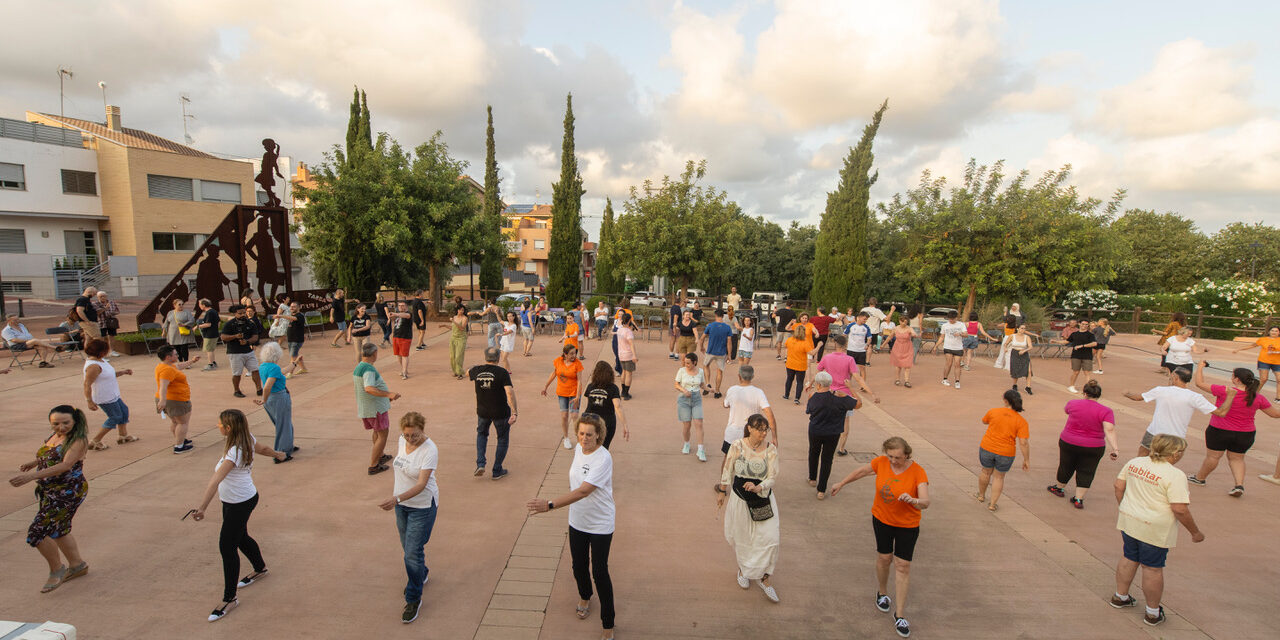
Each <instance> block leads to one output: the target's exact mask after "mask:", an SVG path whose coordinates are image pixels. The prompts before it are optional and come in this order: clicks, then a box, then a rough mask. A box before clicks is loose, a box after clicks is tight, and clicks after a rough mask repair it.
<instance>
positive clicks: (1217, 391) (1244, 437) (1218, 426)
mask: <svg viewBox="0 0 1280 640" xmlns="http://www.w3.org/2000/svg"><path fill="white" fill-rule="evenodd" d="M1206 364H1207V363H1205V362H1203V361H1201V362H1200V366H1198V367H1196V373H1195V376H1196V386H1197V387H1199V388H1200V390H1201V391H1207V392H1209V393H1212V394H1213V401H1214V402H1213V403H1214V404H1216V405H1218V411H1214V412H1213V414H1212V415H1210V416H1209V426H1208V427H1207V428H1205V430H1204V448H1205V449H1208V451H1207V452H1205V456H1204V462H1203V463H1201V464H1200V470H1199V471H1197V472H1196V473H1195V475H1191V476H1187V482H1190V483H1191V484H1194V485H1199V486H1202V487H1203V486H1204V480H1205V478H1206V477H1208V475H1209V474H1210V473H1212V472H1213V470H1214V469H1216V468H1217V466H1218V462H1219V461H1220V460H1222V454H1223V453H1226V454H1227V466H1228V467H1230V468H1231V476H1232V478H1233V479H1235V483H1236V484H1235V486H1234V487H1232V488H1231V491H1229V492H1228V495H1231V496H1234V497H1237V498H1239V497H1240V496H1242V495H1244V454H1245V453H1246V452H1248V451H1249V448H1250V447H1252V446H1253V439H1254V437H1255V436H1256V435H1257V433H1258V428H1257V427H1256V426H1254V424H1253V418H1254V414H1256V413H1257V412H1259V411H1261V412H1263V413H1265V414H1267V415H1269V416H1271V417H1272V418H1280V408H1277V407H1276V406H1274V405H1272V404H1271V401H1270V400H1267V398H1266V397H1265V396H1262V395H1259V394H1258V391H1259V388H1260V387H1261V383H1260V382H1259V381H1258V376H1256V375H1254V373H1253V370H1252V369H1245V368H1244V367H1241V368H1239V369H1236V370H1234V371H1232V372H1231V387H1230V388H1228V387H1225V386H1223V385H1220V384H1215V385H1208V384H1205V381H1204V368H1205V365H1206ZM1224 407H1225V408H1226V411H1225V412H1223V413H1219V411H1222V409H1223V408H1224Z"/></svg>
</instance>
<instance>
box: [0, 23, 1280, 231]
mask: <svg viewBox="0 0 1280 640" xmlns="http://www.w3.org/2000/svg"><path fill="white" fill-rule="evenodd" d="M7 12H8V14H9V16H10V17H14V15H15V13H16V14H17V15H16V18H14V20H13V21H12V24H26V25H29V26H30V28H26V29H21V30H18V29H9V30H7V31H6V34H5V37H4V38H3V39H0V78H3V79H4V83H3V88H0V116H4V117H11V118H22V117H23V115H22V114H23V112H24V111H26V110H34V111H44V112H49V113H57V112H58V108H59V106H58V82H57V68H58V66H59V65H63V66H67V67H70V68H72V69H73V70H74V72H75V77H74V78H73V79H71V80H69V81H68V82H67V85H66V113H67V115H68V116H75V117H82V118H87V119H94V120H101V119H102V99H103V98H102V93H101V91H100V90H99V88H98V82H99V81H102V82H105V83H106V84H107V90H106V91H107V99H108V101H109V102H110V103H112V104H117V105H120V106H121V108H122V111H123V120H124V123H125V125H126V126H129V127H134V128H139V129H145V130H148V131H151V132H153V133H156V134H159V135H162V136H166V137H169V138H172V139H175V140H179V141H181V140H182V117H181V109H180V106H179V101H178V96H179V94H183V93H185V94H187V95H189V96H190V98H191V105H190V110H191V112H192V113H194V114H195V115H196V119H195V120H193V121H191V123H190V127H191V134H192V137H193V138H194V139H195V146H196V147H197V148H200V149H202V150H206V151H211V152H218V153H230V154H239V155H246V156H249V155H253V154H254V153H261V150H260V147H258V145H256V144H255V141H257V140H260V139H261V138H263V137H266V136H271V137H274V138H275V139H276V140H277V141H279V142H280V144H281V145H282V147H283V152H284V153H285V154H287V155H291V156H293V157H294V158H295V159H300V160H304V161H306V162H308V163H312V164H314V163H319V162H322V161H323V159H324V157H323V154H324V153H325V152H326V151H328V150H329V149H330V148H331V147H332V145H333V144H335V143H339V142H341V141H342V140H343V138H344V135H345V131H346V121H347V113H348V105H349V103H350V99H351V90H352V86H353V85H354V84H358V85H359V86H360V87H361V88H362V89H364V90H365V91H367V92H368V94H369V102H370V107H371V110H372V113H373V125H374V129H375V130H377V131H385V132H387V133H388V134H390V135H391V136H392V137H394V138H396V139H397V140H399V141H400V142H401V143H402V144H405V145H406V146H413V145H416V144H418V143H419V142H422V141H424V140H425V139H426V138H427V137H429V136H430V135H431V133H432V132H433V131H435V130H437V129H440V130H443V131H444V136H445V140H446V141H447V142H448V143H449V145H450V147H451V149H452V150H453V153H454V154H455V155H456V156H457V157H460V158H462V159H465V160H467V161H469V162H470V163H471V169H470V172H471V173H472V174H473V175H475V176H482V175H483V171H484V169H483V159H484V124H485V123H484V108H485V105H486V104H492V105H493V107H494V114H495V120H496V123H495V124H496V130H497V145H498V161H499V164H500V166H501V175H502V180H503V185H502V195H503V199H504V200H506V201H507V202H509V203H515V202H533V201H535V200H536V201H538V202H543V203H546V202H550V199H551V183H552V182H553V181H555V180H556V179H557V176H558V172H559V151H560V137H561V120H562V117H563V113H564V99H565V94H566V93H568V92H570V91H571V92H573V94H574V111H575V115H576V116H577V145H578V153H579V161H580V163H581V168H582V173H583V177H584V179H585V187H586V189H587V196H586V199H585V200H584V213H586V214H588V215H596V216H598V214H599V211H600V210H601V209H602V207H603V204H604V197H605V196H611V197H612V198H613V199H614V202H615V205H617V204H619V201H620V200H623V199H625V198H626V196H627V192H628V188H629V187H630V186H631V185H637V184H639V183H640V182H642V181H643V180H645V179H647V178H654V179H659V178H661V176H663V175H666V174H670V175H675V174H678V173H679V172H680V170H681V169H682V167H683V165H684V162H685V161H686V160H688V159H702V158H705V159H707V161H708V162H709V165H710V171H709V175H708V178H707V180H708V181H709V182H710V183H711V184H713V185H715V186H717V187H720V188H723V189H725V190H727V191H728V192H729V194H730V196H731V197H732V198H733V199H735V200H737V201H738V202H739V203H740V204H741V205H742V206H743V208H744V209H745V210H746V211H747V212H749V213H751V214H753V215H763V216H765V217H767V218H770V219H773V220H775V221H777V222H779V223H782V224H784V225H785V224H787V223H789V221H791V220H800V221H802V222H816V221H817V219H818V216H819V214H820V213H821V210H822V207H823V205H824V203H825V199H826V192H827V191H829V190H831V189H832V188H834V186H835V184H836V181H837V172H838V170H839V167H840V162H841V159H842V157H843V156H844V154H846V153H847V152H848V148H849V146H850V145H852V144H855V143H856V142H857V139H858V136H859V135H860V134H861V130H862V127H863V126H864V124H865V123H866V121H867V120H868V118H869V117H870V115H871V113H872V112H873V111H874V110H875V108H876V107H877V106H878V105H879V104H880V102H881V101H883V100H884V99H886V98H888V100H889V111H888V112H887V114H886V116H885V119H884V124H883V126H882V127H881V130H880V135H879V137H878V138H877V141H876V147H875V152H876V165H877V168H878V169H879V171H880V181H879V182H878V183H877V185H876V186H875V189H874V191H873V194H872V196H873V200H880V199H887V198H888V197H890V196H891V195H892V194H893V193H895V192H897V191H900V190H903V189H905V188H909V187H910V186H911V185H913V184H915V183H916V182H917V180H918V179H919V176H920V172H921V171H922V170H923V169H929V170H931V171H933V173H934V174H935V175H944V176H948V177H951V178H953V179H956V178H959V177H960V171H961V168H962V167H963V165H964V163H965V162H966V161H967V160H968V159H969V158H970V157H973V158H976V159H977V160H978V161H979V162H981V163H990V162H994V161H997V160H1001V159H1004V160H1006V161H1007V163H1008V165H1009V166H1010V167H1011V168H1014V169H1019V168H1028V169H1031V170H1032V171H1033V172H1040V171H1043V170H1045V169H1048V168H1053V167H1057V166H1060V165H1062V164H1064V163H1071V164H1072V165H1073V167H1074V169H1075V183H1076V184H1077V185H1079V187H1080V188H1081V190H1082V191H1083V192H1084V193H1086V194H1088V195H1094V196H1098V197H1100V198H1106V197H1107V196H1108V195H1110V194H1111V193H1112V192H1113V191H1114V190H1115V189H1116V188H1120V187H1123V188H1126V189H1128V190H1129V197H1128V199H1127V200H1126V206H1128V207H1141V208H1151V209H1157V210H1159V211H1176V212H1179V213H1181V214H1183V215H1186V216H1188V217H1190V218H1192V219H1194V220H1195V221H1196V222H1198V223H1199V224H1200V226H1201V227H1202V228H1203V229H1205V230H1207V231H1212V230H1215V229H1217V228H1219V227H1221V226H1222V225H1224V224H1226V223H1228V222H1232V221H1236V220H1245V221H1250V222H1252V221H1265V222H1269V223H1270V224H1276V223H1277V221H1280V199H1278V198H1277V196H1278V195H1280V112H1278V109H1277V107H1280V40H1278V39H1277V38H1276V37H1275V26H1276V25H1277V24H1280V3H1275V2H1269V1H1258V2H1243V1H1241V2H1231V3H1221V4H1219V5H1217V6H1213V7H1210V6H1209V5H1206V4H1205V3H1203V2H1194V3H1193V2H1184V1H1164V2H1154V1H1151V2H1148V1H1133V2H1123V3H1120V2H1101V1H1088V0H1082V1H1077V2H1065V3H1064V2H1057V3H1048V2H1029V1H1028V2H1004V3H1001V2H994V1H987V0H941V1H938V2H930V1H926V0H895V1H893V2H884V1H883V0H878V1H863V0H856V1H855V0H830V1H818V0H777V1H775V2H765V1H760V0H743V1H739V2H729V1H722V2H711V1H706V2H699V1H687V2H670V1H658V0H632V1H629V2H586V1H569V0H562V1H550V0H548V1H529V2H515V1H493V0H490V1H481V2H432V1H426V0H413V1H407V0H404V1H392V0H365V1H363V2H350V1H347V2H341V1H333V0H308V1H307V2H299V1H294V0H275V1H273V2H260V1H259V2H248V1H240V0H209V1H206V2H200V3H191V2H173V1H171V0H114V1H112V0H105V1H104V0H97V1H90V0H80V1H67V0H43V1H41V2H24V3H22V4H20V5H16V6H11V7H8V8H7ZM24 14H25V15H24ZM585 226H586V227H587V228H588V231H589V232H590V233H591V235H592V237H593V238H594V237H595V231H596V227H597V226H598V218H595V219H588V220H587V221H586V223H585Z"/></svg>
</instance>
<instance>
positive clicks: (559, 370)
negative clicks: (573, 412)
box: [551, 356, 586, 398]
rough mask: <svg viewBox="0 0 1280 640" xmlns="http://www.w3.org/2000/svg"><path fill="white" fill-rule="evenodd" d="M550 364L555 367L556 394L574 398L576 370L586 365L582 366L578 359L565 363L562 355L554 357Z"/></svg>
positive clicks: (576, 385) (576, 389)
mask: <svg viewBox="0 0 1280 640" xmlns="http://www.w3.org/2000/svg"><path fill="white" fill-rule="evenodd" d="M551 365H552V366H553V367H555V369H556V395H558V396H560V397H561V398H576V397H577V396H578V372H579V371H582V370H583V369H585V368H586V367H584V366H582V362H581V361H580V360H574V361H573V363H572V364H566V363H565V361H564V356H561V357H559V358H556V359H555V360H554V361H553V362H552V363H551Z"/></svg>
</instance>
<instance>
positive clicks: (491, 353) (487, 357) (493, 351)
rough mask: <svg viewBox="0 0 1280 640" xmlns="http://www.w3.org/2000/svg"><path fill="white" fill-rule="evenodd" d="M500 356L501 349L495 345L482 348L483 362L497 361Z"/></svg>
mask: <svg viewBox="0 0 1280 640" xmlns="http://www.w3.org/2000/svg"><path fill="white" fill-rule="evenodd" d="M501 356H502V351H501V350H499V349H498V348H497V347H488V348H486V349H485V350H484V361H485V362H497V361H498V358H500V357H501Z"/></svg>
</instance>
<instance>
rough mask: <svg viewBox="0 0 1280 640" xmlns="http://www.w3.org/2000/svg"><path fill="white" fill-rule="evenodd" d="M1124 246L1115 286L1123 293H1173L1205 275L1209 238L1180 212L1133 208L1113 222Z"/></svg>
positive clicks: (1112, 225)
mask: <svg viewBox="0 0 1280 640" xmlns="http://www.w3.org/2000/svg"><path fill="white" fill-rule="evenodd" d="M1111 229H1112V231H1114V232H1115V234H1116V238H1117V241H1118V242H1119V243H1120V247H1121V249H1122V252H1121V260H1120V265H1119V268H1118V269H1117V270H1116V279H1115V281H1113V282H1112V284H1111V288H1112V289H1115V290H1116V291H1118V292H1120V293H1171V292H1174V291H1182V290H1183V289H1186V288H1187V287H1189V286H1191V283H1193V282H1195V281H1196V279H1197V277H1199V276H1201V275H1203V272H1204V265H1205V253H1206V252H1205V246H1206V245H1207V244H1208V242H1209V239H1208V238H1206V237H1205V235H1204V234H1202V233H1200V231H1199V230H1198V229H1196V225H1195V223H1194V222H1192V221H1190V220H1188V219H1186V218H1184V217H1182V216H1180V215H1178V214H1176V213H1156V212H1155V211H1150V210H1144V209H1129V210H1128V211H1125V213H1124V215H1123V216H1120V217H1119V218H1118V219H1116V221H1115V222H1113V223H1112V224H1111Z"/></svg>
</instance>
